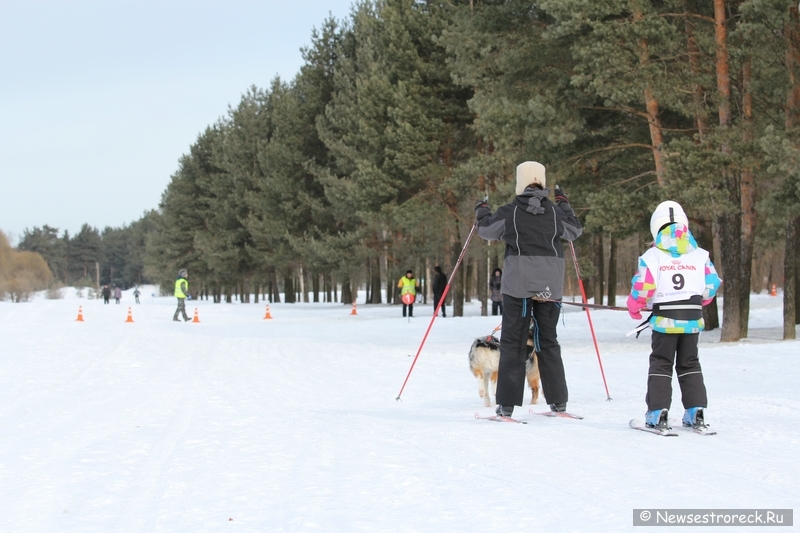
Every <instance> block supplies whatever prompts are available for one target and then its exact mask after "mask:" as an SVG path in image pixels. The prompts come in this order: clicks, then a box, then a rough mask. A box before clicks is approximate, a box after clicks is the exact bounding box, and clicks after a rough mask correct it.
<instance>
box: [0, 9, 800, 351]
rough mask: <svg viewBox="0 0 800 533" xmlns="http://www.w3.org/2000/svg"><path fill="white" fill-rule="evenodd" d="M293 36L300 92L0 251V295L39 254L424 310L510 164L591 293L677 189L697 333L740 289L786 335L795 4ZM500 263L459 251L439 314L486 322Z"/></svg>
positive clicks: (125, 276) (165, 282)
mask: <svg viewBox="0 0 800 533" xmlns="http://www.w3.org/2000/svg"><path fill="white" fill-rule="evenodd" d="M308 41H309V43H310V44H309V45H308V47H307V48H305V49H303V51H302V52H303V65H302V67H301V68H300V70H299V72H298V73H297V74H296V76H295V77H294V79H292V80H283V79H280V78H275V79H273V81H272V83H271V84H270V86H269V87H255V86H253V87H250V88H246V87H243V88H242V90H243V94H242V96H241V100H240V101H239V102H238V104H236V105H232V106H231V107H230V108H229V109H228V110H227V112H225V111H224V110H220V111H221V116H220V118H219V119H218V120H217V122H215V123H214V124H209V125H208V126H207V127H206V129H205V130H204V131H201V132H199V134H198V135H197V138H196V139H195V140H194V142H193V143H192V144H191V145H190V146H189V148H188V150H187V152H186V153H185V154H184V155H183V156H182V157H181V158H180V160H179V161H177V162H176V168H175V170H174V173H173V174H172V176H171V178H170V181H169V184H168V186H167V187H166V190H164V191H163V194H162V196H161V201H160V203H159V205H158V206H157V207H156V206H154V209H153V210H152V211H150V212H147V213H145V214H144V215H143V216H142V218H141V219H140V220H138V221H136V222H135V223H133V224H131V225H129V226H125V227H122V228H105V229H104V230H102V231H101V230H98V229H96V228H93V227H92V226H90V225H89V224H86V225H84V227H83V228H82V229H81V231H80V232H79V233H77V234H75V235H69V234H68V233H67V232H61V231H60V230H59V229H57V228H53V227H50V226H47V225H44V226H42V227H35V228H32V229H28V230H26V231H25V232H24V233H23V235H22V236H21V238H20V240H19V244H18V247H17V249H16V250H13V249H11V248H10V247H9V246H8V243H7V242H6V241H5V240H4V241H2V242H0V267H2V268H0V284H6V285H8V283H9V280H10V279H11V274H9V272H11V271H10V270H9V268H6V266H8V265H11V264H12V263H14V261H17V262H20V261H33V260H34V259H32V258H31V257H30V256H25V255H23V254H30V253H31V252H35V253H37V254H39V255H40V256H41V258H43V259H44V261H45V262H46V267H44V265H39V266H37V269H36V271H37V273H38V274H37V276H38V277H36V279H35V280H32V281H31V282H30V283H31V285H30V286H31V287H36V286H37V283H38V284H39V285H42V287H40V288H44V286H48V287H49V286H52V285H53V284H62V285H72V286H85V287H93V288H94V289H95V290H96V289H97V288H98V286H99V285H103V284H115V285H121V286H123V287H130V286H134V285H138V284H142V283H154V284H159V285H160V286H161V287H162V288H163V290H165V291H168V292H169V293H171V290H172V287H173V284H174V279H175V276H176V274H177V272H178V270H180V269H182V268H185V269H187V270H188V271H189V273H190V279H191V291H192V292H193V293H194V296H195V297H197V298H205V299H209V300H213V301H214V302H220V303H222V302H232V301H240V302H242V303H248V302H253V299H255V302H258V300H259V298H260V299H262V301H263V300H267V301H270V302H273V301H279V300H280V299H281V298H283V301H284V302H287V303H289V302H297V301H308V300H311V301H327V302H341V303H343V304H349V303H351V302H352V300H353V297H354V295H355V294H356V290H358V289H359V288H360V289H361V290H364V289H365V288H366V295H367V296H366V302H359V303H367V304H378V303H383V304H386V303H397V302H398V301H399V293H398V292H397V291H396V284H397V280H398V279H399V278H400V277H401V276H402V275H403V274H404V273H405V271H406V270H408V269H413V270H414V271H415V273H417V277H418V278H419V280H420V282H421V284H422V286H423V291H424V293H425V294H427V297H428V302H429V303H430V299H431V297H430V287H429V281H428V280H429V279H431V278H432V271H433V267H434V266H435V265H441V267H442V269H443V270H444V271H445V273H447V274H448V275H449V274H450V272H452V271H453V268H454V266H455V263H456V260H457V258H458V257H459V255H460V253H461V252H462V249H463V248H464V246H465V243H466V239H467V236H468V235H469V234H470V230H471V228H472V226H473V224H474V222H475V214H474V206H475V204H476V202H477V201H479V200H481V199H483V198H484V197H488V200H487V201H488V203H489V204H490V205H491V206H492V208H493V209H496V208H497V207H499V206H500V205H503V204H505V203H508V202H509V201H510V200H511V199H512V198H513V196H514V169H515V167H516V165H518V164H519V163H521V162H523V161H527V160H534V161H539V162H541V163H543V164H544V165H545V166H546V167H547V185H548V187H549V188H550V189H551V191H552V190H553V187H554V186H555V185H556V184H558V185H559V186H560V187H561V188H562V189H563V190H564V191H565V193H566V194H568V195H569V201H570V204H571V205H572V206H573V208H574V209H575V211H576V213H577V214H578V216H579V218H580V219H581V221H582V223H583V225H584V233H583V235H582V236H581V237H580V238H579V239H578V240H576V241H575V250H574V251H575V261H576V266H577V267H579V270H580V272H581V275H582V278H583V280H584V283H585V284H586V289H587V292H588V296H589V297H590V298H594V301H595V302H596V303H600V304H602V303H604V302H607V303H610V304H611V305H615V304H614V302H615V299H616V297H617V296H625V295H627V292H628V291H629V290H630V278H631V276H632V275H633V274H634V271H635V266H636V258H637V257H638V255H639V254H641V253H642V252H643V251H644V250H645V249H646V247H647V246H648V245H649V243H650V242H651V241H652V238H651V235H650V231H649V225H648V224H649V219H650V214H651V213H652V211H653V209H654V207H655V206H656V205H657V204H658V203H659V202H660V201H663V200H675V201H677V202H679V203H680V204H681V205H682V206H683V207H684V209H685V211H686V213H687V214H688V216H689V218H690V222H691V229H692V232H693V234H694V235H695V237H696V238H697V240H698V242H699V244H700V245H701V246H703V247H704V248H706V249H708V250H709V251H711V252H712V253H711V255H712V260H713V262H714V263H715V265H716V266H717V269H718V271H719V273H720V276H721V277H722V278H723V280H724V285H723V293H724V294H723V295H724V298H722V300H721V303H720V308H719V309H718V308H717V307H716V305H715V304H714V305H711V306H708V307H707V308H706V309H705V311H704V312H705V314H706V316H705V318H706V328H707V329H713V328H715V327H721V328H722V332H721V338H722V340H723V341H735V340H738V339H740V338H743V337H746V336H747V318H748V313H749V295H750V293H751V292H761V291H764V290H769V289H770V288H771V287H772V286H773V285H775V286H777V287H779V288H782V289H783V291H782V292H783V299H784V336H785V338H794V336H795V329H794V325H795V323H797V322H798V319H799V318H800V314H798V313H797V312H796V311H795V308H796V306H795V294H796V291H797V287H798V278H800V264H798V256H797V252H796V250H797V246H796V244H797V242H798V239H800V237H799V236H798V233H800V228H799V227H800V165H798V163H797V162H798V159H800V16H799V15H798V4H797V3H796V2H795V3H790V2H787V1H786V0H703V1H700V0H660V1H643V0H539V1H531V0H506V1H503V0H496V1H485V0H470V1H469V2H467V1H463V0H452V1H449V2H444V1H440V0H428V1H422V0H417V1H415V0H378V1H364V2H360V3H356V4H354V5H353V7H352V11H351V14H350V16H349V18H347V19H346V20H335V19H333V18H331V19H329V20H325V21H321V22H320V24H319V25H318V27H317V29H316V30H315V31H314V32H313V33H312V35H311V36H310V38H309V40H308ZM187 142H190V141H189V140H187ZM552 194H553V193H552V192H551V195H552ZM503 253H504V246H503V245H502V244H501V243H487V242H484V241H482V240H481V239H479V238H475V239H472V241H471V242H470V244H469V247H468V249H467V252H466V255H465V258H464V261H463V264H462V265H461V268H459V269H458V270H457V271H456V274H455V276H454V279H453V282H452V287H451V289H450V291H449V298H450V299H451V303H452V305H453V314H454V315H455V316H460V315H461V313H462V311H463V304H464V302H465V301H469V300H472V299H479V300H481V301H482V302H483V309H484V312H485V310H486V308H487V305H486V300H487V297H488V287H487V283H486V280H487V279H488V276H489V272H491V270H492V269H493V268H495V267H498V266H500V267H502V263H503ZM566 260H567V273H568V279H567V280H566V283H565V287H566V292H567V294H568V296H567V298H573V297H574V298H577V299H579V298H580V293H579V290H578V284H577V278H576V275H575V271H576V270H577V269H576V268H573V267H572V260H573V258H572V257H568V258H566ZM4 265H5V266H4ZM37 265H38V263H37ZM47 268H49V270H50V273H47V272H42V270H43V269H44V270H46V269H47ZM3 272H5V274H4V273H3ZM4 276H5V277H4ZM0 292H3V291H0ZM6 292H8V293H11V291H10V290H7V291H6ZM387 298H388V301H387ZM720 311H722V313H721V315H722V316H723V317H724V320H723V321H722V323H720V321H719V319H718V316H720Z"/></svg>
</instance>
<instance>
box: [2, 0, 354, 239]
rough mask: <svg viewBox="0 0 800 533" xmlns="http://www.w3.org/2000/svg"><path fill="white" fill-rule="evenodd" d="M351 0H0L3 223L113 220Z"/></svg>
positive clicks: (123, 217) (129, 216) (144, 205)
mask: <svg viewBox="0 0 800 533" xmlns="http://www.w3.org/2000/svg"><path fill="white" fill-rule="evenodd" d="M352 3H353V0H327V1H322V0H295V1H292V2H286V1H284V2H277V1H274V0H263V1H260V2H259V1H246V0H226V1H224V2H223V1H221V0H217V1H192V2H190V1H170V0H158V1H115V0H97V1H85V0H69V1H63V0H59V1H56V0H51V1H37V0H0V230H3V231H4V232H5V233H6V234H10V236H11V238H12V244H15V243H16V242H18V240H19V237H20V235H21V234H22V232H23V230H24V229H26V228H28V229H31V228H33V227H34V226H39V227H41V226H43V225H45V224H49V225H50V226H54V227H57V228H59V230H61V231H63V230H65V229H66V230H68V231H69V232H70V233H71V234H72V233H75V232H77V231H78V230H79V229H80V227H81V225H82V224H83V223H88V224H90V225H92V226H95V227H97V228H99V229H101V230H102V228H104V227H105V226H112V227H120V226H123V225H125V224H129V223H131V222H133V221H135V220H138V219H139V218H141V216H142V214H143V213H144V212H145V211H147V210H150V209H155V208H156V207H158V203H159V200H160V198H161V194H162V193H163V192H164V189H165V188H166V186H167V184H168V183H169V179H170V175H171V174H172V173H173V172H175V171H176V170H177V166H178V159H179V158H180V156H181V155H182V154H185V153H187V152H188V150H189V147H190V145H191V144H193V143H194V141H195V140H196V138H197V135H198V134H199V133H200V132H202V131H203V130H204V129H205V128H206V126H208V125H211V124H213V123H214V122H215V121H216V120H217V119H218V118H219V117H221V116H223V115H225V114H226V113H227V110H228V106H229V105H234V106H235V105H236V104H237V103H238V102H239V99H240V98H241V95H242V94H243V93H244V92H245V91H246V90H247V88H248V87H250V86H251V85H256V86H258V87H260V88H266V87H268V86H269V83H270V82H271V81H272V79H273V78H274V77H275V76H280V77H281V78H282V79H284V80H287V81H289V80H291V79H292V78H293V77H294V76H295V74H297V72H298V71H299V69H300V66H301V64H302V57H301V54H300V48H301V47H303V46H308V45H309V44H310V42H311V31H312V29H313V28H315V27H316V28H320V27H321V26H322V23H323V22H324V20H325V19H326V18H327V17H328V16H329V15H332V16H333V17H334V18H336V19H337V20H340V21H341V20H343V19H346V18H347V16H348V15H349V13H350V6H351V4H352Z"/></svg>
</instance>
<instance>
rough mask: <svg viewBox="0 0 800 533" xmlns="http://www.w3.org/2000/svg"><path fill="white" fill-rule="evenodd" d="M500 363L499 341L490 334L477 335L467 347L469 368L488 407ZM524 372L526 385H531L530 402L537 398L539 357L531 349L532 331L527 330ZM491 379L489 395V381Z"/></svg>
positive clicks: (495, 388)
mask: <svg viewBox="0 0 800 533" xmlns="http://www.w3.org/2000/svg"><path fill="white" fill-rule="evenodd" d="M499 365H500V341H499V340H498V339H497V337H494V336H492V335H490V336H488V337H478V338H477V339H475V342H473V343H472V347H470V349H469V368H470V370H472V373H473V374H475V377H476V378H478V395H479V396H480V397H481V398H483V403H484V404H485V405H486V406H487V407H489V406H491V405H492V399H491V397H493V396H494V395H495V391H496V390H497V368H498V367H499ZM525 374H526V377H527V378H528V385H530V387H531V393H532V397H531V403H532V404H535V403H536V401H537V400H538V399H539V359H538V357H536V352H535V351H534V349H533V332H532V331H529V332H528V362H527V364H526V365H525ZM490 381H491V387H492V390H491V395H490V393H489V383H490Z"/></svg>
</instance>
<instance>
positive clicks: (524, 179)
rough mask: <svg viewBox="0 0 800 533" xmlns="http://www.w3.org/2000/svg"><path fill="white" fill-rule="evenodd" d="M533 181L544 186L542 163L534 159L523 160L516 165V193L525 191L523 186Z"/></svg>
mask: <svg viewBox="0 0 800 533" xmlns="http://www.w3.org/2000/svg"><path fill="white" fill-rule="evenodd" d="M533 183H538V184H539V185H541V186H542V188H544V187H545V186H546V185H545V184H546V183H547V180H546V178H545V175H544V165H543V164H541V163H537V162H536V161H525V162H524V163H520V164H519V165H517V188H516V193H517V195H520V194H522V193H523V192H525V188H526V187H527V186H528V185H531V184H533Z"/></svg>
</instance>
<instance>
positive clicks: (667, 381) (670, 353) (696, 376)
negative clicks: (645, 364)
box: [645, 331, 708, 411]
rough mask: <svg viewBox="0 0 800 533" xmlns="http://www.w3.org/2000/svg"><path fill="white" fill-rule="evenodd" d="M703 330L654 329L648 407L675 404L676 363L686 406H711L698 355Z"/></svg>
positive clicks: (682, 397)
mask: <svg viewBox="0 0 800 533" xmlns="http://www.w3.org/2000/svg"><path fill="white" fill-rule="evenodd" d="M699 338H700V334H699V333H692V334H688V333H682V334H667V333H659V332H657V331H654V332H653V337H652V341H651V346H652V349H653V351H652V353H651V354H650V370H649V372H648V376H647V397H646V398H645V401H646V402H647V409H648V410H650V411H655V410H656V409H669V407H670V405H671V404H672V366H673V364H674V366H675V372H676V373H677V374H678V384H679V385H680V387H681V401H682V402H683V407H684V408H685V409H688V408H690V407H707V406H708V398H707V396H706V386H705V383H704V382H703V370H702V369H701V368H700V360H699V359H698V358H697V341H698V340H699Z"/></svg>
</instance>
